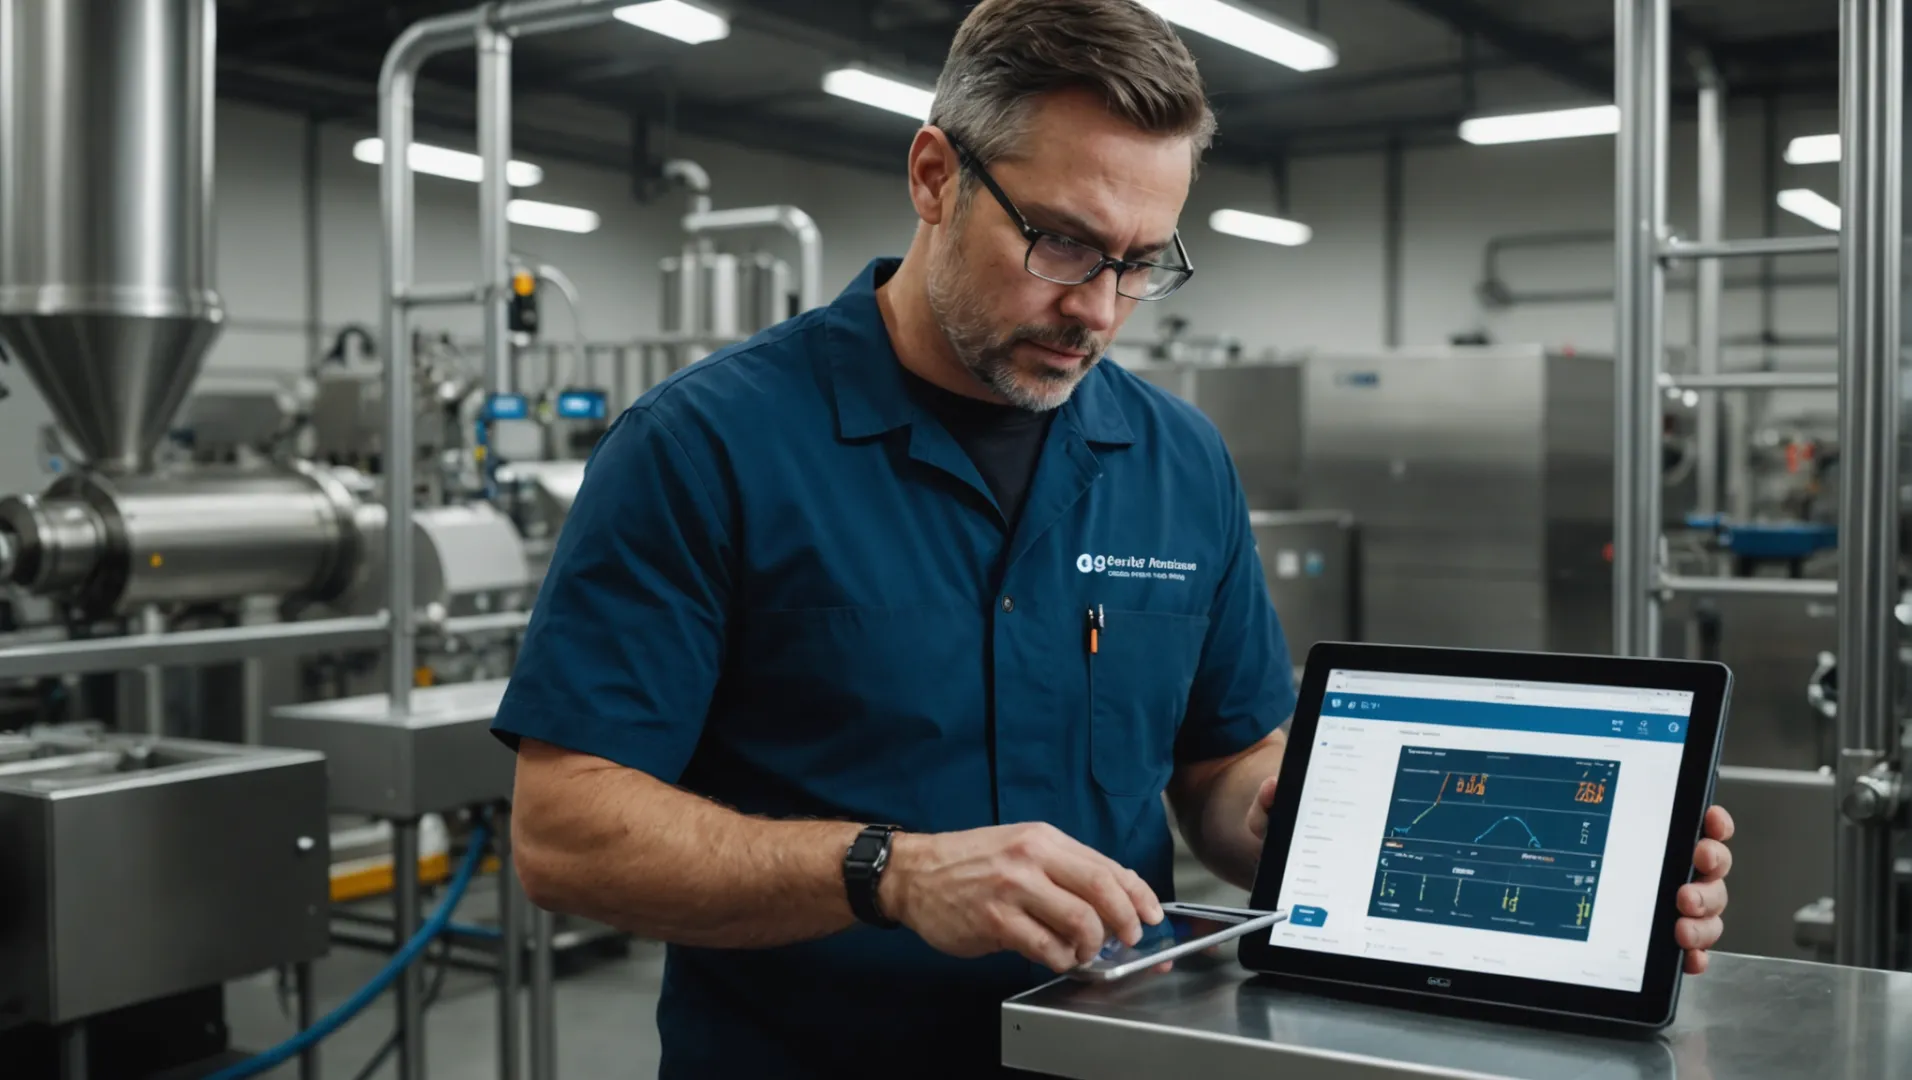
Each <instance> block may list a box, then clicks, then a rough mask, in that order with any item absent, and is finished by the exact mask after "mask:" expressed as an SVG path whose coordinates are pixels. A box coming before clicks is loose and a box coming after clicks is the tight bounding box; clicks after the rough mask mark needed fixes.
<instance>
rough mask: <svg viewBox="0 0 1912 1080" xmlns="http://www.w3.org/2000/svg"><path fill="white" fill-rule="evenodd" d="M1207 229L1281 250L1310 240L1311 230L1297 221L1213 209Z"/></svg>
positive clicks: (1245, 212) (1312, 231) (1240, 211)
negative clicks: (1279, 247)
mask: <svg viewBox="0 0 1912 1080" xmlns="http://www.w3.org/2000/svg"><path fill="white" fill-rule="evenodd" d="M1208 227H1209V228H1211V229H1213V230H1215V231H1216V232H1218V233H1227V234H1228V235H1230V236H1239V237H1241V238H1243V239H1245V240H1260V241H1261V242H1263V243H1265V244H1280V245H1282V246H1284V247H1299V246H1301V245H1302V244H1305V243H1307V242H1308V241H1310V240H1312V239H1314V230H1313V229H1311V228H1309V227H1308V226H1306V225H1303V224H1302V223H1301V222H1299V221H1289V220H1288V219H1287V218H1278V217H1269V216H1268V215H1267V214H1251V213H1249V212H1248V211H1246V210H1217V211H1215V212H1214V213H1212V214H1210V215H1208Z"/></svg>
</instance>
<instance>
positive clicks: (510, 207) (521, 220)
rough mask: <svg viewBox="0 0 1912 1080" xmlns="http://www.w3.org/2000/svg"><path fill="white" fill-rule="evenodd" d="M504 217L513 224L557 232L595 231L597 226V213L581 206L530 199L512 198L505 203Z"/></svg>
mask: <svg viewBox="0 0 1912 1080" xmlns="http://www.w3.org/2000/svg"><path fill="white" fill-rule="evenodd" d="M505 219H506V220H508V221H510V222H511V223H512V224H513V225H529V226H531V227H532V228H534V229H556V230H558V231H559V232H574V233H588V232H596V231H597V227H598V216H597V214H595V213H594V212H592V211H590V210H586V209H584V208H583V207H581V206H560V205H558V204H557V203H548V202H534V201H532V200H530V199H513V200H511V201H510V202H508V203H506V204H505Z"/></svg>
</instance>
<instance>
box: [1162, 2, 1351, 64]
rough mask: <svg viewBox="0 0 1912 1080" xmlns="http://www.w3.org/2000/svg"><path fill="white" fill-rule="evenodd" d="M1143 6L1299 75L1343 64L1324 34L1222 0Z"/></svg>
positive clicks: (1331, 42)
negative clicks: (1302, 72)
mask: <svg viewBox="0 0 1912 1080" xmlns="http://www.w3.org/2000/svg"><path fill="white" fill-rule="evenodd" d="M1142 6H1143V7H1145V8H1148V9H1149V10H1150V11H1153V12H1155V13H1156V14H1157V15H1160V16H1161V17H1162V18H1164V19H1167V20H1168V21H1169V22H1172V23H1174V24H1175V25H1177V26H1180V27H1182V28H1184V29H1187V30H1193V31H1195V32H1196V33H1198V34H1201V35H1204V36H1206V37H1212V38H1214V39H1215V40H1216V41H1219V42H1222V43H1223V44H1226V45H1233V46H1234V47H1236V48H1237V49H1241V50H1243V51H1245V52H1251V53H1254V54H1255V55H1256V56H1259V57H1262V58H1263V59H1266V60H1273V61H1274V62H1275V63H1277V64H1280V65H1282V66H1283V67H1289V68H1293V69H1294V70H1296V71H1320V70H1321V69H1322V68H1331V67H1333V66H1335V65H1336V64H1338V63H1340V62H1341V56H1340V53H1339V52H1338V51H1336V49H1335V46H1334V42H1333V41H1330V40H1329V39H1327V38H1325V37H1323V36H1321V35H1320V34H1317V33H1315V32H1313V31H1311V30H1304V29H1303V28H1301V27H1299V26H1296V25H1294V24H1293V23H1291V22H1288V21H1286V20H1284V19H1279V18H1276V17H1275V16H1273V15H1269V14H1266V13H1264V12H1260V11H1249V10H1247V9H1245V8H1239V7H1236V6H1235V5H1233V4H1225V3H1223V2H1222V0H1142Z"/></svg>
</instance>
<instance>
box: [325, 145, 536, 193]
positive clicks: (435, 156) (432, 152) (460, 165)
mask: <svg viewBox="0 0 1912 1080" xmlns="http://www.w3.org/2000/svg"><path fill="white" fill-rule="evenodd" d="M352 156H353V157H354V158H357V159H358V160H360V161H363V162H365V163H366V164H367V165H380V164H383V163H384V161H385V143H384V142H383V141H381V140H379V139H377V138H370V139H360V140H359V141H358V142H356V143H353V144H352ZM408 156H409V157H410V158H411V159H412V171H413V172H422V173H429V174H431V175H432V176H443V177H446V178H447V179H451V180H464V181H467V182H469V183H473V184H475V183H477V182H478V181H479V180H481V179H483V177H484V175H485V159H484V158H481V157H479V156H478V155H477V154H467V153H465V152H464V151H463V150H448V149H446V148H445V147H442V146H431V145H428V144H426V143H413V144H412V152H411V154H410V155H408ZM505 179H506V180H508V181H510V182H511V186H512V187H531V186H532V185H534V184H537V183H540V182H541V181H543V180H544V170H543V169H540V168H538V167H537V166H536V165H533V164H531V163H530V162H528V161H512V162H507V163H506V164H505Z"/></svg>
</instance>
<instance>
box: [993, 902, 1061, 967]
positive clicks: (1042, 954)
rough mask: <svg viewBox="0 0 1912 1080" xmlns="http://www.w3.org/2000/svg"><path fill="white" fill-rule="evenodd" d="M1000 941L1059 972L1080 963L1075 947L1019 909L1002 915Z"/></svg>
mask: <svg viewBox="0 0 1912 1080" xmlns="http://www.w3.org/2000/svg"><path fill="white" fill-rule="evenodd" d="M1003 944H1004V945H1005V946H1007V947H1009V948H1011V949H1014V950H1016V951H1017V952H1019V953H1021V954H1022V955H1023V956H1025V957H1027V958H1028V959H1030V960H1033V961H1035V962H1036V963H1038V964H1041V965H1042V966H1044V967H1046V968H1048V969H1049V970H1050V971H1053V972H1055V973H1056V974H1058V975H1060V974H1062V973H1063V972H1065V971H1068V970H1070V969H1071V968H1074V967H1076V966H1077V964H1078V963H1079V961H1077V959H1076V950H1075V947H1074V946H1072V945H1070V944H1069V943H1068V942H1066V941H1064V940H1062V939H1061V938H1059V937H1057V936H1056V935H1055V934H1053V933H1051V932H1050V931H1049V928H1048V927H1047V926H1044V925H1043V924H1042V923H1040V922H1038V921H1037V920H1035V919H1032V918H1030V917H1029V916H1028V915H1027V914H1025V913H1023V912H1020V911H1011V912H1010V913H1009V914H1007V915H1005V916H1004V917H1003Z"/></svg>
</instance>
